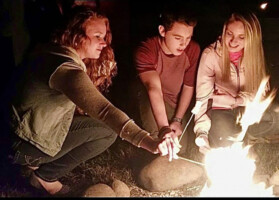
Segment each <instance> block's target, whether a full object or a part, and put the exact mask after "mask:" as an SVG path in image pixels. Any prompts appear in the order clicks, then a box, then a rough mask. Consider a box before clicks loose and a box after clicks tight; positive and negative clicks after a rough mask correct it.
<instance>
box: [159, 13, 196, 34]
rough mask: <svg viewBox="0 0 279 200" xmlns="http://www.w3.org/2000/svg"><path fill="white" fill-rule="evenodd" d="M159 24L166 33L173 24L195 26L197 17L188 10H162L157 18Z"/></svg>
mask: <svg viewBox="0 0 279 200" xmlns="http://www.w3.org/2000/svg"><path fill="white" fill-rule="evenodd" d="M159 20H160V21H159V24H160V25H162V26H164V27H165V30H166V31H169V30H170V29H171V28H172V26H173V24H174V23H175V22H179V23H183V24H186V25H188V26H196V24H197V16H196V13H195V12H194V11H192V10H189V9H186V8H185V9H183V10H182V9H181V8H180V9H178V8H177V9H175V10H174V9H172V8H168V9H166V10H164V11H163V12H162V13H161V14H160V16H159Z"/></svg>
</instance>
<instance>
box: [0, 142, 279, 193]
mask: <svg viewBox="0 0 279 200" xmlns="http://www.w3.org/2000/svg"><path fill="white" fill-rule="evenodd" d="M252 148H253V150H254V152H255V153H256V154H257V155H258V161H257V162H256V166H257V168H256V171H255V174H258V175H272V174H273V173H274V172H275V171H276V170H278V169H279V159H278V157H279V154H278V152H279V145H278V144H277V143H275V144H267V143H266V144H255V145H254V146H253V147H252ZM142 155H146V152H144V150H141V149H138V148H137V147H134V146H132V145H131V144H129V143H127V142H125V141H123V140H121V139H117V140H116V142H115V143H114V144H113V145H112V146H111V147H110V148H109V149H108V150H106V151H105V152H104V153H102V154H101V155H99V156H97V157H95V158H93V159H91V160H88V161H86V162H84V163H82V164H81V165H79V166H78V167H76V168H75V169H74V170H73V171H72V172H70V173H68V174H67V175H66V176H65V177H64V178H63V179H62V180H61V182H62V183H64V184H67V185H69V186H70V187H71V193H70V194H69V197H81V196H82V195H83V192H84V191H85V190H86V188H88V187H89V186H91V185H94V184H97V183H105V184H107V185H110V186H111V184H112V182H113V180H114V179H118V180H121V181H123V182H124V183H126V184H127V186H128V187H129V188H130V195H131V197H198V196H199V193H200V191H201V190H202V188H203V187H204V185H205V183H206V181H207V180H206V178H205V176H204V177H203V178H201V179H200V180H197V181H196V182H194V183H191V184H188V185H184V186H183V187H181V188H178V189H176V190H169V191H164V192H149V191H147V190H144V189H142V188H140V187H139V186H138V185H137V182H136V179H135V177H136V176H135V171H133V167H132V166H134V165H135V164H137V163H135V162H140V161H141V160H140V159H141V156H142ZM183 156H184V157H187V158H188V159H192V160H195V161H202V155H201V154H200V153H199V152H198V149H197V147H196V146H195V145H194V142H193V137H189V138H188V146H187V151H186V153H185V154H183ZM13 179H14V180H15V181H14V182H13V183H10V182H7V183H2V185H1V186H0V194H1V197H46V196H48V195H47V194H45V193H41V192H40V191H37V190H34V189H33V188H31V187H30V186H29V184H28V179H27V178H26V177H25V178H24V177H23V178H22V177H20V176H16V177H13Z"/></svg>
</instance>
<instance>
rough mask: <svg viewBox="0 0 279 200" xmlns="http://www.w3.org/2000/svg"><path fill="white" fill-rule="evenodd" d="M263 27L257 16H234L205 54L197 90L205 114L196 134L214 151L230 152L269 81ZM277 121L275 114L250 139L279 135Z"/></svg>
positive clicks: (200, 115)
mask: <svg viewBox="0 0 279 200" xmlns="http://www.w3.org/2000/svg"><path fill="white" fill-rule="evenodd" d="M266 74H267V72H266V66H265V61H264V53H263V46H262V34H261V27H260V23H259V21H258V19H257V17H256V16H255V14H253V13H242V14H239V13H233V14H232V15H231V16H230V18H229V19H228V20H227V21H226V22H225V24H224V28H223V33H222V36H221V37H219V39H218V40H217V41H216V42H214V43H213V44H211V45H209V46H208V47H207V48H206V49H205V50H204V51H203V53H202V56H201V60H200V64H199V69H198V76H197V88H196V100H197V101H199V102H201V108H200V110H199V112H198V113H197V114H196V116H195V126H194V132H195V134H196V137H197V138H198V139H203V140H204V141H205V143H204V144H203V145H201V144H197V143H198V142H197V141H200V140H198V139H196V144H197V145H198V146H200V147H199V148H200V149H199V150H200V152H202V153H205V152H207V150H208V149H209V148H210V147H220V146H227V145H229V144H231V141H229V140H228V139H227V136H232V135H233V134H236V133H239V131H240V130H241V129H240V128H241V127H240V126H239V125H237V124H236V118H237V116H238V114H239V112H241V111H243V108H244V106H245V104H246V102H247V100H248V99H252V98H253V97H254V95H255V93H256V92H257V90H258V87H259V85H260V82H261V80H262V79H263V78H264V77H265V76H266ZM275 118H277V116H276V115H273V114H272V110H269V111H267V112H266V114H265V115H264V117H263V119H262V121H261V123H260V124H256V125H253V126H251V127H250V128H249V130H248V133H247V134H246V135H248V136H249V138H250V139H252V138H254V139H255V137H256V136H257V137H258V136H259V135H262V134H269V133H270V134H272V133H274V131H275V130H276V129H277V130H278V127H277V126H278V125H277V123H275V122H277V121H278V120H277V119H275Z"/></svg>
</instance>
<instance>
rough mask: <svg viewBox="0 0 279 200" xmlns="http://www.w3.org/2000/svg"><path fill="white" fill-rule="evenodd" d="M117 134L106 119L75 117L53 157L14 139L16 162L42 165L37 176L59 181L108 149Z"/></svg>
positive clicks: (27, 143)
mask: <svg viewBox="0 0 279 200" xmlns="http://www.w3.org/2000/svg"><path fill="white" fill-rule="evenodd" d="M116 138H117V134H116V133H115V132H114V131H113V130H112V129H110V128H109V127H108V126H107V125H105V124H104V123H103V122H101V121H99V120H96V119H92V118H90V117H86V116H75V117H74V119H73V122H72V124H71V127H70V130H69V132H68V135H67V137H66V139H65V141H64V143H63V145H62V149H61V151H60V152H59V153H58V154H56V155H55V156H54V157H51V156H49V155H47V154H45V153H43V152H42V151H40V150H39V149H38V148H36V147H35V146H33V145H32V144H30V143H29V142H26V141H24V140H22V139H20V138H19V137H17V138H16V139H15V140H14V143H13V149H14V150H15V155H14V163H17V164H21V165H29V166H33V167H39V169H37V170H36V171H35V173H36V175H37V176H38V177H40V178H41V179H43V180H45V181H49V182H51V181H56V180H58V179H59V178H60V177H62V176H64V175H65V174H66V173H67V172H69V171H71V170H73V169H74V168H75V167H76V166H78V165H79V164H80V163H82V162H84V161H86V160H88V159H91V158H93V157H95V156H97V155H99V154H101V153H102V152H104V151H105V150H106V149H107V148H109V147H110V146H111V145H112V144H113V143H114V141H115V140H116Z"/></svg>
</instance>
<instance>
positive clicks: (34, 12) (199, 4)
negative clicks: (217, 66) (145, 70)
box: [0, 0, 279, 181]
mask: <svg viewBox="0 0 279 200" xmlns="http://www.w3.org/2000/svg"><path fill="white" fill-rule="evenodd" d="M57 2H64V10H65V12H66V11H67V10H68V8H69V7H70V4H71V3H72V2H73V1H72V0H64V1H62V0H60V1H58V0H1V1H0V33H1V35H0V45H1V49H2V50H1V65H0V67H1V69H0V70H1V71H2V72H1V75H0V76H1V77H0V91H1V94H0V95H1V96H0V99H1V107H0V108H1V110H0V111H1V116H0V117H1V118H0V122H1V124H0V127H1V132H0V137H1V138H0V146H1V149H0V157H1V160H2V159H3V160H4V162H2V161H1V164H0V171H1V172H2V173H5V170H3V169H2V168H7V166H6V160H5V158H6V157H7V154H8V148H7V146H8V145H9V142H8V139H7V138H8V134H9V133H8V129H7V128H6V127H7V122H6V119H7V118H6V115H7V107H8V104H9V101H10V99H9V96H10V95H11V91H12V89H11V88H10V83H12V82H14V81H16V79H12V77H13V76H12V75H13V74H18V73H19V72H20V70H21V67H20V63H21V62H22V61H23V60H24V58H25V56H26V54H28V52H29V51H30V50H31V49H32V48H33V47H34V46H35V45H36V44H37V43H41V42H46V41H47V40H48V37H49V34H50V33H51V31H52V30H53V29H54V28H55V27H56V26H57V25H58V24H59V21H60V19H61V14H60V13H59V9H58V7H57ZM91 2H92V3H93V4H94V5H95V6H96V7H97V8H99V9H100V10H102V11H104V12H105V13H106V15H107V16H108V18H109V19H110V24H111V29H112V35H113V39H112V47H113V48H114V51H115V57H116V61H117V64H118V65H117V66H118V75H117V76H116V77H115V78H114V79H113V85H112V86H111V87H110V92H109V93H108V94H106V96H107V97H108V99H109V100H110V101H111V102H112V103H113V104H114V105H115V106H117V107H118V108H120V109H121V110H123V111H124V112H126V113H127V114H128V115H129V116H130V117H131V118H133V119H135V121H136V122H137V123H138V122H139V121H138V120H139V119H138V106H137V101H136V95H137V87H138V86H137V77H136V71H135V66H134V64H133V52H134V50H135V48H136V46H137V45H138V43H139V42H140V41H141V40H144V39H146V38H147V37H150V36H153V35H155V34H157V33H158V31H157V30H158V24H157V22H158V17H159V15H160V13H161V11H162V10H163V9H164V8H168V7H177V8H180V9H184V8H185V10H186V9H189V8H191V9H193V10H194V11H196V13H197V17H198V24H197V26H196V27H195V30H194V36H193V39H194V40H196V41H197V42H198V43H199V44H200V47H201V50H203V49H204V48H205V47H206V46H207V45H209V44H210V43H212V42H214V41H215V40H216V39H217V37H218V36H219V35H220V34H221V31H222V27H223V23H224V21H225V19H226V18H227V17H228V14H229V13H230V12H231V11H232V10H235V9H243V8H245V9H249V10H251V11H253V12H254V13H255V14H256V15H257V16H258V18H259V20H260V22H261V25H262V32H263V44H264V49H265V56H266V61H267V66H268V70H269V71H270V73H271V85H272V87H277V86H278V84H279V82H278V81H279V78H278V75H279V71H278V69H279V47H278V46H279V0H266V1H265V2H268V3H269V4H268V6H267V8H266V9H265V10H261V9H260V4H261V3H263V2H264V1H262V0H169V1H162V0H93V1H91ZM3 180H4V179H2V181H3Z"/></svg>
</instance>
